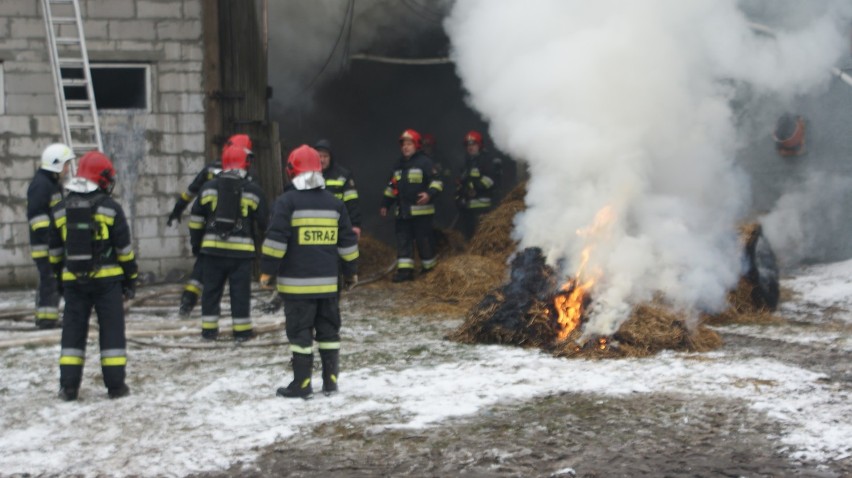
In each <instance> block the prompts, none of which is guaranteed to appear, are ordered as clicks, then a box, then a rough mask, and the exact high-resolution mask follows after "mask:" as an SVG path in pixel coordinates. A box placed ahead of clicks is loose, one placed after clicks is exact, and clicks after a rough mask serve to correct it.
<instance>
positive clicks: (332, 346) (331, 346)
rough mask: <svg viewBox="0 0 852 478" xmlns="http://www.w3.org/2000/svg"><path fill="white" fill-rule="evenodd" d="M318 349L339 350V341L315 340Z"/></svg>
mask: <svg viewBox="0 0 852 478" xmlns="http://www.w3.org/2000/svg"><path fill="white" fill-rule="evenodd" d="M317 346H318V347H319V349H320V350H340V342H317Z"/></svg>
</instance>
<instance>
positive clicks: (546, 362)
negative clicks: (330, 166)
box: [0, 261, 852, 476]
mask: <svg viewBox="0 0 852 478" xmlns="http://www.w3.org/2000/svg"><path fill="white" fill-rule="evenodd" d="M850 277H852V261H850V262H844V263H840V264H831V265H826V266H814V267H810V268H808V269H805V270H804V271H803V272H802V273H801V274H797V275H796V276H795V277H793V278H791V279H789V280H787V281H786V283H785V285H786V286H788V287H791V288H793V289H794V290H795V291H796V292H797V293H798V295H797V298H796V299H794V301H793V302H792V303H790V304H788V305H786V306H785V308H784V313H785V314H786V315H787V316H791V315H792V316H795V318H796V320H801V321H807V320H812V321H820V320H824V318H823V317H822V316H821V315H820V314H819V313H818V312H819V310H823V309H826V308H844V309H846V311H844V312H843V313H839V312H838V313H835V314H834V315H835V316H836V317H835V318H834V319H832V320H833V321H835V322H837V321H841V323H842V321H845V323H846V324H848V323H849V320H850V319H849V313H848V310H852V304H850V301H852V299H850V298H849V297H850V295H849V294H848V293H847V292H850V289H852V282H850V280H848V278H850ZM379 295H381V294H380V291H377V290H376V289H358V290H356V292H355V293H354V294H353V296H352V297H350V298H348V299H346V300H344V303H343V304H344V305H343V307H342V308H343V310H344V311H345V313H344V331H343V335H344V345H343V347H344V348H343V350H342V366H341V389H342V393H340V394H338V395H336V396H333V397H324V396H322V395H321V394H318V395H317V397H316V398H315V399H313V400H310V401H303V400H285V399H280V398H277V397H275V389H276V388H277V387H278V386H282V385H285V384H286V383H287V382H288V381H289V378H290V372H289V370H288V369H287V359H288V351H287V349H286V346H281V345H278V346H272V347H234V346H231V345H229V344H227V343H224V342H220V343H221V344H223V347H222V348H220V349H213V350H208V349H203V350H198V349H182V348H167V349H163V348H158V347H146V346H141V345H135V344H131V345H130V346H129V355H130V357H129V365H128V384H129V385H130V387H131V390H132V395H131V396H129V397H127V398H124V399H121V400H109V399H107V397H106V392H105V389H104V388H103V385H102V383H101V381H100V371H99V370H98V367H97V363H98V360H97V344H96V343H90V344H89V357H88V358H89V361H88V362H89V365H88V366H87V368H86V370H85V376H84V381H83V385H82V389H81V397H80V400H79V401H77V402H71V403H65V402H61V401H59V400H58V399H57V398H56V391H57V388H58V385H57V384H58V367H57V359H58V356H59V346H58V345H51V346H31V347H14V348H6V349H0V363H2V367H3V370H4V374H3V375H4V380H3V381H2V382H0V408H2V417H0V430H2V432H0V449H2V450H3V453H2V455H0V470H2V471H0V473H31V474H80V475H84V476H94V475H99V474H106V475H114V476H130V475H138V476H181V475H184V474H187V473H191V472H198V471H204V470H222V469H225V468H227V467H228V466H230V465H231V464H233V463H235V462H237V461H244V462H250V461H251V460H252V458H253V457H255V456H257V454H258V452H259V449H260V448H261V447H264V446H266V445H269V444H272V443H275V442H276V441H278V440H282V439H285V438H287V437H290V436H293V435H295V434H300V433H310V432H311V430H312V428H313V427H316V426H317V425H319V424H322V423H329V422H335V421H344V422H345V421H349V422H357V423H360V424H366V425H367V426H368V427H370V429H371V430H375V431H376V432H377V433H380V432H381V430H383V429H393V428H421V427H430V426H436V425H437V424H440V423H442V422H445V421H447V420H449V419H452V418H453V417H461V416H467V415H471V414H476V413H479V412H482V411H484V410H486V409H487V408H488V407H490V406H492V405H494V404H497V403H507V402H509V403H511V402H523V401H524V400H528V399H530V398H531V397H537V396H543V395H549V394H554V393H573V394H589V395H598V396H622V397H623V396H629V395H631V394H650V393H669V394H678V395H680V396H684V397H686V399H688V398H689V397H695V398H696V399H698V398H707V397H720V398H725V399H736V400H739V401H741V402H743V403H747V404H749V405H750V406H751V407H752V408H753V409H755V410H758V411H760V412H762V413H765V414H766V416H767V417H769V418H770V419H772V420H775V421H777V422H778V423H780V424H781V425H782V428H783V430H784V434H783V435H782V436H781V437H780V440H781V442H782V443H783V445H784V449H786V450H787V452H788V453H789V455H790V458H791V459H806V460H815V461H818V462H828V461H831V460H840V459H845V458H848V457H849V456H850V455H852V407H849V405H848V403H849V401H848V400H849V396H848V395H849V387H848V385H847V384H844V383H843V382H837V381H831V380H825V375H823V374H821V373H818V372H816V371H812V370H808V369H805V368H802V367H798V366H795V365H791V364H790V363H789V362H782V361H778V360H774V359H771V358H762V357H747V358H744V357H742V356H739V355H738V354H737V350H735V349H734V350H732V349H729V348H723V349H721V350H720V351H716V352H713V353H708V354H685V353H663V354H660V355H658V356H656V357H653V358H650V359H630V360H601V361H584V360H567V359H557V358H553V357H550V356H549V355H547V354H544V353H541V352H538V351H536V350H525V349H519V348H515V347H503V346H486V345H479V346H470V345H461V344H457V343H453V342H449V341H446V340H443V339H442V337H443V336H444V335H445V334H446V333H447V332H448V331H450V330H452V329H453V328H454V327H456V326H457V325H458V324H459V322H458V321H452V320H436V319H433V318H424V317H416V316H412V317H399V316H393V315H391V314H388V313H386V312H384V311H383V310H382V309H383V307H382V303H381V300H384V299H375V297H377V296H379ZM22 297H23V298H22ZM805 297H806V298H807V300H805ZM30 300H31V295H26V294H21V293H11V292H10V293H3V294H0V310H3V309H4V308H11V307H19V306H21V305H22V303H29V301H30ZM802 311H807V313H803V312H802ZM837 317H839V318H837ZM257 320H258V322H263V321H266V322H270V321H274V320H280V318H279V317H271V316H261V317H258V318H257ZM145 321H149V322H151V323H152V324H162V323H163V322H164V319H163V318H162V317H158V316H145V315H140V314H138V313H137V314H135V315H134V317H133V318H132V319H131V320H129V324H128V328H131V327H135V326H137V325H138V324H139V323H141V324H144V323H145ZM174 323H178V321H177V320H175V321H174ZM179 324H180V325H181V326H184V327H188V328H192V327H195V326H197V324H196V321H183V322H179ZM221 325H222V326H224V327H227V326H228V325H229V321H228V320H224V319H223V322H222V323H221ZM731 330H734V331H735V332H736V333H743V334H750V333H753V334H760V335H761V336H764V337H765V336H766V335H767V333H768V334H770V335H771V336H772V337H774V338H777V339H779V340H782V339H783V338H784V336H786V335H788V334H796V337H795V340H796V341H800V342H801V341H811V340H813V341H819V342H821V343H824V342H825V341H826V340H827V337H828V338H832V332H830V331H829V332H820V333H814V334H812V335H802V334H799V333H798V332H796V331H795V330H793V329H792V328H789V327H788V328H785V327H775V326H766V327H758V326H748V327H747V328H746V327H741V328H739V329H737V328H735V327H732V328H731ZM847 330H848V329H847ZM29 333H30V334H32V333H34V332H29ZM844 333H845V334H846V335H845V336H844ZM21 336H26V335H23V334H22V333H20V332H0V340H2V339H7V338H12V337H15V338H17V337H21ZM276 336H283V332H279V333H276ZM265 338H267V337H265ZM832 340H834V342H832V343H834V344H835V346H837V347H841V350H845V351H848V350H850V348H852V347H850V343H849V337H848V332H844V328H843V327H839V328H838V332H837V333H836V334H834V335H833V339H832ZM159 341H160V342H163V343H167V344H195V343H198V342H199V339H198V338H196V337H195V336H192V337H184V338H168V337H165V338H161V339H159ZM316 375H318V372H317V374H316ZM316 375H315V380H316V383H315V386H316V387H319V382H320V379H319V377H317V376H316Z"/></svg>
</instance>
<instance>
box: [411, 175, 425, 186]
mask: <svg viewBox="0 0 852 478" xmlns="http://www.w3.org/2000/svg"><path fill="white" fill-rule="evenodd" d="M408 182H409V183H411V184H420V183H422V182H423V173H420V174H412V173H408Z"/></svg>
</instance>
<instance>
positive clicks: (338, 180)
mask: <svg viewBox="0 0 852 478" xmlns="http://www.w3.org/2000/svg"><path fill="white" fill-rule="evenodd" d="M314 149H315V150H317V152H318V153H319V156H320V162H321V163H322V177H323V178H324V179H325V190H326V191H328V192H330V193H331V194H334V197H336V198H337V199H340V200H341V201H343V204H345V205H346V211H347V212H348V213H349V220H350V221H351V222H352V230H354V231H355V234H356V235H357V236H358V238H360V237H361V206H360V205H359V201H358V190H357V189H355V179H353V178H352V173H351V172H350V171H349V170H348V169H346V168H344V167H343V166H341V165H340V164H338V163H337V162H336V161H335V160H334V154H333V153H332V152H331V142H329V141H328V140H327V139H321V140H319V141H317V142H316V143H314Z"/></svg>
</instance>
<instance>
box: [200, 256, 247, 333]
mask: <svg viewBox="0 0 852 478" xmlns="http://www.w3.org/2000/svg"><path fill="white" fill-rule="evenodd" d="M199 257H200V258H201V262H202V268H203V270H204V280H203V281H202V282H203V284H204V289H203V290H202V292H201V322H202V323H201V327H202V328H203V329H215V330H218V328H219V314H220V313H221V312H222V307H221V301H222V294H223V293H224V292H225V283H228V285H229V286H230V290H231V318H232V319H233V322H234V323H233V327H234V332H244V331H250V330H251V318H250V317H251V315H250V309H249V306H250V304H251V261H252V259H251V258H250V257H242V258H237V257H223V256H212V255H209V254H201V255H200V256H199Z"/></svg>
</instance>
